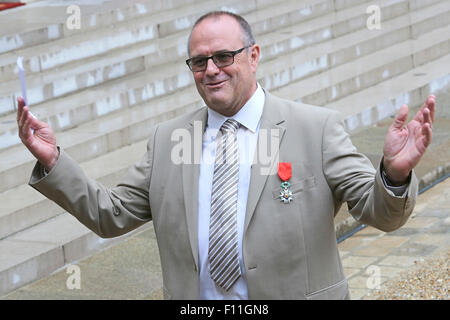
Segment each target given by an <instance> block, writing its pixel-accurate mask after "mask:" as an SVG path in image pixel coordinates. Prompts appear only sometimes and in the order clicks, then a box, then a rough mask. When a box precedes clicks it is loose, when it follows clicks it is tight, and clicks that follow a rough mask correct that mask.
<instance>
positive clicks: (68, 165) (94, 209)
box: [29, 129, 156, 238]
mask: <svg viewBox="0 0 450 320" xmlns="http://www.w3.org/2000/svg"><path fill="white" fill-rule="evenodd" d="M155 132H156V129H154V131H153V134H152V135H151V138H150V139H149V141H148V143H147V152H146V153H145V155H144V156H143V157H142V159H141V161H140V162H138V163H136V164H135V165H133V166H132V167H130V168H129V169H128V171H127V173H126V174H125V176H124V177H123V178H122V180H121V182H120V183H119V184H117V186H115V187H114V188H111V189H108V188H106V187H105V186H103V185H102V184H101V183H99V182H97V181H95V180H93V179H90V178H89V177H87V176H86V175H85V173H84V172H83V170H82V169H81V167H80V166H79V165H78V164H77V163H76V162H75V161H74V160H73V159H72V158H71V157H70V156H69V155H68V154H67V153H66V152H64V150H63V149H60V156H59V158H58V161H57V163H56V165H55V166H54V167H53V169H52V170H51V171H50V172H49V173H48V174H45V173H44V169H43V167H42V165H41V164H40V163H39V162H37V163H36V165H35V167H34V169H33V172H32V175H31V178H30V181H29V184H30V186H32V187H33V188H34V189H36V190H37V191H39V192H40V193H42V194H43V195H44V196H45V197H47V198H48V199H50V200H52V201H54V202H56V203H57V204H58V205H60V206H61V207H62V208H64V209H65V210H66V211H67V212H69V213H70V214H72V215H73V216H74V217H75V218H77V219H78V220H79V221H80V222H81V223H82V224H84V225H85V226H86V227H87V228H89V229H90V230H92V231H93V232H95V233H96V234H97V235H99V236H100V237H102V238H112V237H117V236H120V235H123V234H125V233H127V232H129V231H132V230H134V229H136V228H138V227H139V226H141V225H142V224H144V223H145V222H148V221H150V220H151V219H152V216H151V210H150V203H149V194H148V192H149V186H150V179H151V171H152V162H153V161H152V160H153V143H154V142H153V141H154V134H155Z"/></svg>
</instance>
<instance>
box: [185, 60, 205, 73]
mask: <svg viewBox="0 0 450 320" xmlns="http://www.w3.org/2000/svg"><path fill="white" fill-rule="evenodd" d="M206 60H208V59H207V58H192V59H191V60H190V61H189V65H190V67H191V69H192V71H202V70H204V69H205V67H206Z"/></svg>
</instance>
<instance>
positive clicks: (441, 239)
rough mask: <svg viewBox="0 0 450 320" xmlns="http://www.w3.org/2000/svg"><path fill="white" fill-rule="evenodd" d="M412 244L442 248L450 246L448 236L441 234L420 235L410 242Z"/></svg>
mask: <svg viewBox="0 0 450 320" xmlns="http://www.w3.org/2000/svg"><path fill="white" fill-rule="evenodd" d="M412 241H413V242H414V243H418V244H425V245H433V246H438V247H442V246H444V245H449V244H450V239H449V237H448V236H446V235H443V234H421V235H418V236H416V237H414V239H413V240H412Z"/></svg>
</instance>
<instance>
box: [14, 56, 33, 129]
mask: <svg viewBox="0 0 450 320" xmlns="http://www.w3.org/2000/svg"><path fill="white" fill-rule="evenodd" d="M17 68H18V69H19V78H20V88H21V89H22V98H23V100H24V101H25V105H26V106H28V108H29V107H30V106H29V105H28V99H27V86H26V85H25V71H24V70H23V57H18V58H17ZM30 114H31V116H32V117H33V118H35V119H36V117H35V116H34V114H33V113H32V112H31V111H30ZM31 133H33V134H34V130H33V129H31Z"/></svg>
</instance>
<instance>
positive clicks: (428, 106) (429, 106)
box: [414, 94, 436, 123]
mask: <svg viewBox="0 0 450 320" xmlns="http://www.w3.org/2000/svg"><path fill="white" fill-rule="evenodd" d="M435 101H436V97H435V96H434V95H432V94H430V95H429V96H428V98H427V100H426V101H425V103H424V104H423V105H422V107H421V108H420V109H419V111H417V114H416V116H415V117H414V120H416V121H419V122H420V123H424V111H425V110H429V112H430V116H431V123H433V122H434V114H435Z"/></svg>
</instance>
